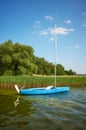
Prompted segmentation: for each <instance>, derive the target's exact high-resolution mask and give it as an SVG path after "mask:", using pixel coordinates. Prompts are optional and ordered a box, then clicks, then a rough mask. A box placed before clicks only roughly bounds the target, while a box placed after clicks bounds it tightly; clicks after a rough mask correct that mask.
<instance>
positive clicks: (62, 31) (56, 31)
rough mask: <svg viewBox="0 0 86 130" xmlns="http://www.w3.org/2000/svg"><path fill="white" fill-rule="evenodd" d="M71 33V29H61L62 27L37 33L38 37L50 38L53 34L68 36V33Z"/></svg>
mask: <svg viewBox="0 0 86 130" xmlns="http://www.w3.org/2000/svg"><path fill="white" fill-rule="evenodd" d="M73 31H74V29H73V28H70V29H67V28H63V27H57V28H48V29H46V30H42V31H39V34H40V35H48V34H50V35H51V36H53V35H55V34H58V35H68V34H69V33H70V32H73Z"/></svg>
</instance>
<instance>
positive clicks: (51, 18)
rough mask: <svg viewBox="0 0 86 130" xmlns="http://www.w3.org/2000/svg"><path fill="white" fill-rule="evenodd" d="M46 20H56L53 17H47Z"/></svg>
mask: <svg viewBox="0 0 86 130" xmlns="http://www.w3.org/2000/svg"><path fill="white" fill-rule="evenodd" d="M45 19H48V20H54V18H53V17H52V16H45Z"/></svg>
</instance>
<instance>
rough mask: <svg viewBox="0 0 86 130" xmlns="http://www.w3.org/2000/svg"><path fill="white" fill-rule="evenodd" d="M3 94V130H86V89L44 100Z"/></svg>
mask: <svg viewBox="0 0 86 130" xmlns="http://www.w3.org/2000/svg"><path fill="white" fill-rule="evenodd" d="M4 91H6V94H5V92H4V93H3V91H1V92H0V130H86V88H85V89H77V88H71V89H70V92H67V93H59V94H55V95H45V96H20V95H18V94H16V92H14V91H15V90H9V89H8V90H5V89H4ZM9 91H10V93H9Z"/></svg>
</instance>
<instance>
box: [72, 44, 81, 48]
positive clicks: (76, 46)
mask: <svg viewBox="0 0 86 130" xmlns="http://www.w3.org/2000/svg"><path fill="white" fill-rule="evenodd" d="M71 48H76V49H79V48H80V46H79V45H75V46H71Z"/></svg>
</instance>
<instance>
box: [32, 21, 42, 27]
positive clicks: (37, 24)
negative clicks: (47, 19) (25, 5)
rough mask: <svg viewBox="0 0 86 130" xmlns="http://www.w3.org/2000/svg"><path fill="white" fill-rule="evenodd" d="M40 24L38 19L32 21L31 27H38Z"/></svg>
mask: <svg viewBox="0 0 86 130" xmlns="http://www.w3.org/2000/svg"><path fill="white" fill-rule="evenodd" d="M40 25H41V22H40V21H39V20H36V21H35V22H34V26H33V28H39V27H40Z"/></svg>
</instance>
